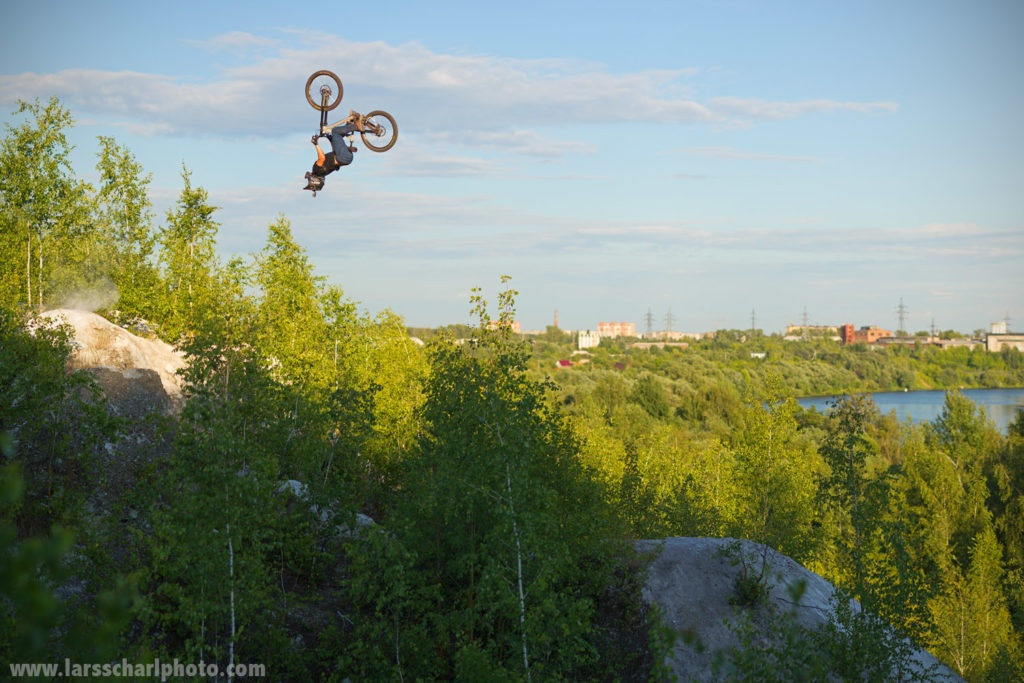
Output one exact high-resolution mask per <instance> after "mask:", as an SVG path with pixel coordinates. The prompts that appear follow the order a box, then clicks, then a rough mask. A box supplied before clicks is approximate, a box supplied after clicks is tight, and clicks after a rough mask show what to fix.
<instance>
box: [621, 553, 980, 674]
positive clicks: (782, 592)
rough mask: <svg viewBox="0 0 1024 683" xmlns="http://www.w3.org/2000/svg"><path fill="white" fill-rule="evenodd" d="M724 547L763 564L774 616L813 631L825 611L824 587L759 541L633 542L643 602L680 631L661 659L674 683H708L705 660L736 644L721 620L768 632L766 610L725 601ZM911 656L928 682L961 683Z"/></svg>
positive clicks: (730, 583) (728, 562)
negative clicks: (642, 567) (749, 622)
mask: <svg viewBox="0 0 1024 683" xmlns="http://www.w3.org/2000/svg"><path fill="white" fill-rule="evenodd" d="M730 547H731V548H733V549H734V550H735V549H736V548H738V549H740V550H741V551H742V552H743V553H744V554H746V556H747V557H748V558H752V560H753V561H756V562H757V563H758V566H760V564H759V563H760V562H761V559H762V557H764V558H766V559H767V561H768V563H769V565H770V567H771V568H770V570H769V572H768V576H769V580H768V584H769V595H768V601H769V603H770V604H771V605H773V606H774V607H776V608H778V610H779V611H781V612H793V613H794V615H795V618H796V620H797V622H798V623H799V624H800V625H801V626H804V627H805V628H809V629H814V628H817V627H819V626H821V625H822V624H825V623H826V622H827V621H828V618H829V615H830V614H831V613H832V607H831V604H830V598H831V597H832V593H833V589H834V587H833V585H832V584H831V583H829V582H828V581H826V580H825V579H824V578H822V577H821V576H819V575H817V574H815V573H813V572H811V571H810V570H808V569H806V568H804V567H803V566H801V565H800V564H799V563H797V562H796V561H794V560H793V559H791V558H789V557H786V556H785V555H782V554H780V553H777V552H775V551H773V550H771V549H768V548H766V547H765V546H762V545H760V544H757V543H753V542H751V541H736V540H734V539H728V538H667V539H664V540H645V541H638V542H637V549H638V550H639V551H640V552H642V553H652V554H654V555H655V557H654V560H653V561H652V562H651V564H650V568H649V570H648V575H647V582H646V584H645V586H644V599H645V600H646V601H647V602H648V604H651V605H656V606H657V607H658V608H659V610H660V611H661V616H662V619H663V621H664V622H665V625H666V626H668V627H670V628H672V629H673V630H674V631H675V632H676V633H678V634H680V637H679V638H678V639H677V640H676V644H675V647H674V648H673V651H672V652H671V653H670V655H669V657H668V662H667V663H668V666H669V669H670V671H672V673H674V674H675V675H676V676H677V677H678V679H679V680H680V681H712V680H715V679H714V678H713V677H712V669H711V665H712V660H713V658H714V656H715V653H716V652H719V651H722V650H725V649H728V648H732V647H736V646H738V645H739V638H738V637H737V635H736V634H735V633H734V632H733V630H732V629H731V628H730V627H729V622H730V621H731V622H733V623H735V622H736V621H737V620H738V619H739V617H740V616H741V612H744V611H745V612H746V614H748V615H750V616H751V617H752V619H753V621H754V623H755V624H758V626H759V627H761V628H762V629H764V632H765V634H767V629H770V628H771V625H770V621H768V620H766V619H762V618H761V617H762V616H763V614H760V613H759V611H760V612H762V613H763V612H765V611H766V610H765V608H764V607H738V606H734V605H732V604H731V603H730V600H731V599H732V598H733V596H734V595H735V582H736V576H737V574H738V573H739V571H740V569H739V567H738V565H737V564H736V563H735V561H734V559H733V557H731V556H730V553H729V552H728V551H729V549H730ZM765 551H767V553H765ZM733 554H734V553H733ZM798 583H802V588H803V593H802V596H801V599H800V602H799V604H798V605H793V603H792V598H791V597H790V595H791V592H790V589H791V588H792V587H795V586H796V585H797V584H798ZM688 643H689V644H688ZM694 643H700V645H701V647H695V646H694V645H693V644H694ZM915 659H916V662H917V664H918V665H919V666H921V667H922V668H923V669H929V668H930V667H932V666H933V665H935V666H936V669H935V670H934V674H933V675H934V677H935V679H936V680H947V681H960V680H962V679H961V678H960V677H959V676H957V675H956V674H955V673H953V671H952V670H950V669H949V668H947V667H945V666H943V665H941V664H939V662H938V661H937V660H936V659H935V658H934V657H933V656H932V655H931V654H930V653H928V652H926V651H924V650H919V651H918V652H917V653H916V657H915Z"/></svg>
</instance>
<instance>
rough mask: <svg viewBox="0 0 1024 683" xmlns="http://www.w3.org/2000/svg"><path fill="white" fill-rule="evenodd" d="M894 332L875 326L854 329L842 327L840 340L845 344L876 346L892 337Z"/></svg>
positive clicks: (848, 326) (850, 326) (847, 326)
mask: <svg viewBox="0 0 1024 683" xmlns="http://www.w3.org/2000/svg"><path fill="white" fill-rule="evenodd" d="M891 336H892V330H883V329H882V328H881V327H875V326H874V325H871V326H865V327H861V328H860V329H859V330H857V329H854V327H853V325H840V326H839V338H840V339H841V340H842V342H843V343H844V344H874V343H875V342H877V341H878V340H879V339H883V338H885V337H891Z"/></svg>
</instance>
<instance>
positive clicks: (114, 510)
mask: <svg viewBox="0 0 1024 683" xmlns="http://www.w3.org/2000/svg"><path fill="white" fill-rule="evenodd" d="M18 114H19V115H21V116H22V118H23V119H24V122H23V123H22V124H21V125H19V126H16V127H10V126H9V127H8V129H7V131H6V133H5V136H4V138H3V140H2V147H0V387H4V389H3V391H2V392H0V458H2V465H3V467H2V470H0V472H2V475H0V476H2V478H0V592H2V596H3V599H2V600H0V659H2V660H3V661H4V662H13V661H30V662H31V661H36V662H45V661H63V659H64V658H65V657H68V658H70V659H71V660H73V661H79V662H110V661H120V660H122V659H127V660H128V661H136V662H145V661H153V660H154V659H156V658H159V659H160V660H163V661H170V660H173V659H175V658H177V659H179V660H181V661H186V662H200V661H205V662H215V663H217V664H218V665H219V666H220V667H221V671H224V670H225V667H227V666H228V664H229V663H256V662H259V663H262V664H265V665H266V666H267V669H268V672H269V676H270V677H272V678H274V679H276V680H296V681H300V680H301V681H306V680H325V681H327V680H335V681H343V680H346V679H351V680H414V679H423V680H427V679H429V680H436V679H462V680H538V681H540V680H602V681H603V680H623V681H633V680H662V679H663V678H664V675H665V672H664V670H663V667H662V666H661V662H662V661H663V657H664V655H665V653H666V652H667V651H668V649H669V648H670V647H671V646H672V643H673V636H672V633H671V632H670V631H668V630H667V629H666V628H665V625H664V624H662V623H661V622H660V621H659V616H658V614H657V613H656V612H654V611H652V610H650V609H648V608H647V607H646V605H645V603H644V602H643V600H642V599H641V587H642V580H641V579H640V578H638V577H640V576H641V575H642V572H641V570H642V566H643V558H641V557H638V556H637V554H636V553H635V552H634V551H633V549H632V548H633V545H632V541H633V540H635V539H645V538H661V537H667V536H712V537H723V538H746V539H751V540H753V541H757V542H759V543H764V544H766V545H768V546H770V547H771V548H774V549H775V550H777V551H778V552H781V553H784V554H786V555H789V556H791V557H793V558H794V559H796V560H797V561H799V562H800V563H802V564H803V565H804V566H806V567H808V568H810V569H812V570H813V571H815V572H817V573H819V574H821V575H822V576H824V577H825V578H827V579H829V580H830V581H832V582H833V583H834V584H835V585H836V586H838V587H839V591H840V592H839V593H838V594H837V604H839V603H841V602H842V598H843V597H844V596H851V597H854V598H856V599H858V600H859V601H860V602H861V604H862V605H863V606H864V607H865V610H864V611H863V612H855V613H851V612H850V611H849V610H846V611H845V612H844V611H843V610H838V611H837V614H836V616H835V617H834V621H833V623H832V624H831V625H830V628H827V629H823V630H822V631H820V632H816V633H813V634H801V636H800V637H799V638H795V639H794V638H793V637H792V636H793V634H794V630H793V628H794V627H793V625H792V624H788V625H787V624H785V623H783V624H781V625H780V627H779V628H778V629H777V631H776V632H777V634H778V636H777V637H778V640H777V641H773V642H770V643H748V647H746V648H741V649H740V650H738V651H735V652H729V653H725V661H726V662H727V667H726V668H725V669H723V671H726V670H727V671H730V672H732V674H731V675H732V676H734V677H737V678H741V679H742V678H744V675H746V676H747V677H752V676H755V675H758V676H767V677H769V678H775V679H787V680H814V679H815V677H816V676H819V675H820V674H821V672H822V671H823V670H829V671H832V672H833V673H834V674H836V675H837V676H839V677H840V678H841V679H844V680H853V679H856V680H909V678H908V677H907V674H906V657H907V656H908V653H907V649H906V647H905V644H904V641H903V636H904V635H906V636H909V637H910V638H912V639H913V640H914V641H915V642H917V643H919V644H921V645H922V646H924V647H926V648H928V649H929V650H930V651H931V652H933V653H934V654H935V655H936V656H937V657H939V658H940V659H941V660H942V661H943V662H945V663H947V664H948V665H949V666H950V667H952V668H953V669H954V670H956V671H957V672H959V673H960V674H962V675H963V676H964V677H965V678H966V679H968V680H970V681H1004V680H1020V679H1021V678H1022V676H1024V639H1022V637H1024V498H1022V496H1021V493H1022V491H1024V416H1018V418H1017V419H1016V421H1014V422H1013V423H1012V424H1011V426H1010V428H1009V430H1008V433H1007V434H1002V433H1000V432H999V431H998V430H997V429H995V428H994V426H993V425H992V424H991V422H990V421H989V420H987V418H986V416H985V415H984V412H983V411H981V410H979V409H978V408H977V407H976V406H975V405H974V404H973V403H971V401H969V400H967V399H966V398H965V397H964V396H963V394H962V393H960V391H959V389H961V388H966V387H1005V386H1024V359H1022V357H1021V354H1020V353H1019V352H1017V351H1006V352H1002V353H986V352H984V351H981V350H962V349H953V350H946V351H944V350H939V349H935V348H930V347H926V346H922V347H920V348H916V347H915V348H904V347H900V348H886V349H878V348H872V347H867V346H860V345H852V346H840V345H839V344H837V343H833V342H829V341H826V340H812V341H808V342H787V341H783V340H781V339H778V338H774V337H759V336H753V337H751V336H749V335H748V334H747V333H742V332H739V331H728V330H723V331H720V332H718V333H717V334H716V335H715V336H714V338H712V339H706V340H702V341H699V342H696V343H694V344H691V345H690V346H689V347H688V348H686V349H664V350H662V349H656V348H653V349H649V350H636V349H633V350H631V349H627V348H626V347H625V346H624V345H623V344H620V343H616V342H605V343H603V344H602V345H601V346H600V347H598V348H596V349H592V350H591V351H590V353H589V355H585V356H584V355H579V354H578V355H576V356H573V355H572V354H573V350H574V349H573V345H572V339H571V337H570V336H569V335H566V334H565V333H563V332H561V331H559V330H557V329H554V328H552V329H550V330H548V332H547V333H546V334H544V335H541V336H540V337H537V338H531V339H523V338H519V337H517V336H516V335H513V334H512V333H511V332H510V331H509V327H508V324H509V323H510V321H511V320H512V319H514V316H515V306H516V296H517V293H516V291H515V290H514V289H513V285H512V282H511V280H510V279H509V278H507V277H504V276H496V279H499V280H500V285H499V289H498V291H497V292H496V294H495V295H494V300H493V301H488V298H487V296H485V294H484V293H483V291H482V290H480V289H475V290H474V291H473V295H472V297H471V301H470V306H471V310H470V312H469V313H470V315H471V316H472V318H473V319H474V320H475V321H477V324H476V325H474V326H473V328H472V330H468V331H467V334H465V335H462V334H459V335H456V334H454V333H453V330H451V329H448V330H444V329H442V330H434V331H430V332H429V333H428V332H427V331H416V336H419V337H421V338H423V341H424V342H425V343H424V344H420V343H417V342H416V341H415V340H414V339H413V338H412V337H411V336H410V330H409V329H408V328H407V326H406V325H405V323H404V321H402V320H401V319H400V318H399V317H398V316H397V315H395V314H394V313H392V312H390V311H384V312H381V313H379V314H375V315H370V314H368V313H366V312H364V311H361V310H360V309H359V306H358V305H357V304H356V303H355V302H353V301H351V300H349V299H348V298H347V297H346V296H345V294H344V291H343V290H342V289H341V287H340V286H339V285H337V284H331V283H328V282H327V281H326V280H325V279H324V278H323V277H322V276H319V275H317V274H316V273H314V272H313V269H312V266H311V264H310V262H309V259H308V256H307V254H306V252H305V250H304V248H303V247H302V246H301V245H300V244H299V242H298V241H297V240H296V238H295V236H294V234H293V233H292V229H291V223H290V222H289V221H288V219H287V218H285V217H283V216H279V217H277V218H276V219H275V220H273V221H272V222H270V223H269V224H268V226H267V234H266V241H265V245H264V247H263V248H262V249H261V250H260V251H259V252H258V253H254V254H251V255H250V256H249V257H248V258H236V259H232V260H230V261H227V262H223V261H222V260H221V259H220V258H219V257H218V255H217V254H218V252H217V248H216V238H217V231H218V224H217V208H216V207H214V206H212V205H211V204H210V202H209V197H208V194H207V192H206V191H205V190H203V189H202V188H201V187H199V186H196V185H194V184H193V179H192V176H191V173H190V172H189V171H188V170H187V169H186V168H183V169H182V175H181V178H182V189H181V192H180V195H179V196H178V199H177V202H176V203H175V205H174V206H173V208H171V209H170V210H169V211H168V212H167V215H166V216H165V217H163V219H162V220H160V221H157V220H156V219H155V218H154V216H153V215H152V211H151V208H150V207H151V204H150V201H149V197H148V182H149V176H148V175H147V174H146V173H145V172H144V170H143V169H142V167H141V166H140V165H139V163H138V162H137V161H136V160H135V159H134V157H133V156H132V154H131V153H130V151H129V150H127V149H125V148H123V147H121V146H119V145H118V144H117V143H116V142H115V141H114V140H112V139H109V138H101V139H100V143H101V144H100V152H99V154H98V159H97V172H98V178H99V180H98V181H97V184H96V185H93V184H90V183H87V182H85V181H83V180H81V179H80V178H79V177H78V176H76V174H75V171H74V169H72V168H71V167H70V166H69V162H68V158H69V157H68V146H67V141H66V138H65V131H66V129H67V128H68V127H69V126H70V125H72V124H73V121H72V118H71V116H70V113H69V112H67V111H66V110H65V109H64V108H63V107H62V106H61V104H60V102H59V101H57V100H51V101H50V102H48V103H39V102H35V103H23V104H22V105H21V107H20V109H19V111H18ZM82 292H90V293H93V294H94V295H97V296H94V297H93V303H94V304H95V308H96V310H97V311H98V312H99V313H100V314H102V315H104V316H105V317H107V318H108V319H110V320H112V321H114V322H117V323H118V324H121V325H122V326H124V327H126V328H127V329H132V330H135V331H136V332H137V333H139V334H143V335H151V336H155V337H158V338H160V339H163V340H165V341H167V342H169V343H172V344H174V345H176V346H177V347H178V348H179V349H180V350H181V351H182V352H183V353H184V354H186V356H187V358H188V361H189V364H188V368H187V370H186V371H185V374H184V377H183V379H184V381H185V383H186V393H187V401H186V403H185V406H184V408H183V410H182V412H181V413H180V414H178V415H173V416H167V415H162V414H158V413H154V414H152V415H149V416H148V417H146V418H145V419H144V420H126V419H124V418H122V417H119V416H117V415H115V414H113V413H112V412H111V411H110V410H109V408H108V406H107V404H106V402H105V400H104V398H103V396H102V395H101V394H100V393H99V392H98V390H97V385H96V383H95V381H94V379H93V377H92V376H91V375H90V374H89V373H87V372H68V371H67V369H66V368H67V360H68V358H69V357H70V356H71V355H72V354H73V353H74V351H75V346H74V343H73V341H72V340H71V339H70V338H69V336H68V330H66V329H63V328H47V327H45V326H41V323H40V321H39V319H38V318H37V316H36V313H37V312H38V311H40V310H44V309H47V308H55V307H59V306H62V305H68V304H70V303H73V302H74V301H75V298H76V296H80V295H81V293H82ZM459 337H465V338H459ZM755 351H756V352H757V353H759V354H761V353H763V354H765V355H764V357H763V358H753V357H752V356H751V353H752V352H755ZM584 358H585V359H586V360H587V362H586V363H582V364H578V365H575V366H573V367H571V368H566V369H562V370H556V367H555V366H556V362H557V361H558V360H562V359H573V360H576V361H580V360H582V359H584ZM902 388H907V389H924V388H929V389H931V388H938V389H946V390H948V391H947V394H946V400H945V406H944V409H943V412H942V414H941V416H940V417H939V418H938V419H937V420H935V421H934V422H932V423H928V424H924V425H911V424H908V423H905V422H901V421H899V420H897V419H895V418H894V417H893V416H890V415H882V414H880V413H879V411H878V410H877V407H876V406H874V404H873V403H872V402H871V401H870V400H868V399H866V398H864V397H863V396H860V395H859V393H860V392H868V391H878V390H895V389H902ZM844 393H849V394H852V395H851V396H850V397H848V398H844V399H841V400H839V401H837V402H836V404H835V405H834V406H833V408H832V409H831V410H830V411H829V412H828V413H827V414H820V413H817V412H813V411H804V410H801V409H800V408H799V406H798V405H797V403H796V401H795V400H794V399H795V397H797V396H803V395H821V394H844ZM743 578H744V580H743V581H742V582H738V583H737V586H736V600H737V603H738V604H753V603H757V602H758V601H759V600H761V599H762V598H763V595H764V586H765V582H766V581H767V577H766V576H764V575H762V574H759V573H758V571H757V569H756V568H754V567H752V568H750V570H749V572H747V573H746V574H745V576H744V577H743ZM888 624H891V625H893V626H894V627H895V628H896V629H897V630H896V631H892V630H891V629H889V628H888V626H887V625H888ZM808 644H810V645H811V646H808ZM723 666H726V665H723Z"/></svg>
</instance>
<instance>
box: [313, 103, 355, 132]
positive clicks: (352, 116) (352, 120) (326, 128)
mask: <svg viewBox="0 0 1024 683" xmlns="http://www.w3.org/2000/svg"><path fill="white" fill-rule="evenodd" d="M345 124H352V125H353V126H355V128H354V129H353V130H361V128H360V125H361V124H362V115H361V114H360V113H359V112H357V111H356V110H355V109H351V110H349V112H348V116H346V117H345V118H343V119H342V120H341V121H338V122H337V123H332V124H331V125H329V126H323V128H321V131H322V132H323V134H324V135H327V134H328V133H330V132H331V130H333V129H334V128H337V127H338V126H344V125H345Z"/></svg>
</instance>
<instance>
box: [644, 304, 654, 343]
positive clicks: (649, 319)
mask: <svg viewBox="0 0 1024 683" xmlns="http://www.w3.org/2000/svg"><path fill="white" fill-rule="evenodd" d="M644 322H646V323H647V335H648V336H650V334H651V333H652V332H654V314H653V313H651V308H650V306H648V307H647V315H645V316H644Z"/></svg>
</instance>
